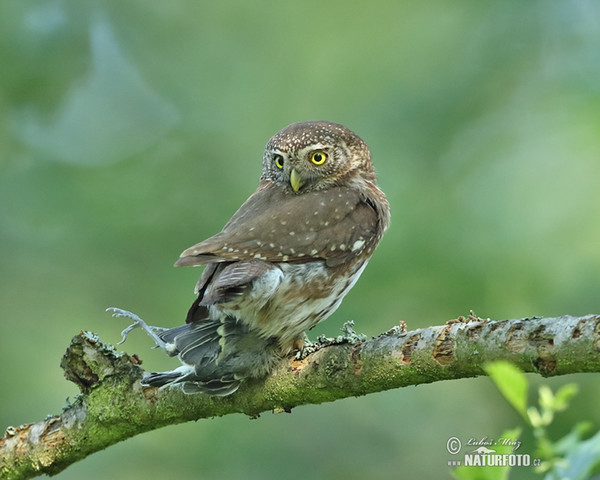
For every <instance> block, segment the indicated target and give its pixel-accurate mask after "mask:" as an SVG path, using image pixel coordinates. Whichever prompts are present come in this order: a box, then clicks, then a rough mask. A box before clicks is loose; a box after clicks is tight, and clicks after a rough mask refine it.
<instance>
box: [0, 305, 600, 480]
mask: <svg viewBox="0 0 600 480" xmlns="http://www.w3.org/2000/svg"><path fill="white" fill-rule="evenodd" d="M461 320H464V321H454V322H448V323H447V324H445V325H442V326H437V327H430V328H423V329H418V330H414V331H411V332H401V330H400V329H399V328H395V329H392V330H390V331H389V332H386V333H384V334H382V335H380V336H378V337H376V338H373V339H371V340H368V341H364V342H356V343H341V344H340V343H338V344H332V345H327V346H323V347H322V348H320V349H318V350H317V351H316V352H314V353H311V354H310V355H308V356H307V357H306V358H304V359H301V360H299V359H296V358H288V359H284V360H282V361H281V363H280V365H279V367H278V368H277V370H276V371H275V372H274V373H273V374H272V375H271V376H270V377H268V378H267V379H266V380H265V381H262V382H253V383H248V384H246V385H243V386H242V387H241V388H240V389H239V390H238V392H236V393H235V394H233V395H231V396H228V397H209V396H206V395H202V394H198V395H185V394H184V393H182V391H181V390H180V389H165V390H158V389H156V388H154V387H142V386H141V384H140V379H141V377H142V372H143V370H142V368H141V367H140V363H141V362H140V360H139V359H138V357H137V356H136V355H133V356H129V355H127V354H124V353H117V352H116V350H115V349H114V348H113V347H112V346H110V345H104V344H102V343H101V342H100V340H99V339H98V338H97V337H96V336H95V335H94V334H91V333H88V332H82V333H81V334H79V335H77V336H75V337H74V338H73V340H72V341H71V344H70V346H69V347H68V349H67V352H66V353H65V356H64V357H63V360H62V363H61V366H62V367H63V369H64V370H65V376H66V377H67V378H68V379H69V380H71V381H73V382H75V383H77V384H78V385H79V387H80V388H81V391H82V393H81V394H80V395H79V396H78V397H77V399H76V400H75V401H74V402H73V403H72V404H70V405H69V406H67V407H65V409H64V410H63V412H62V413H61V414H60V415H55V416H51V417H48V418H46V419H45V420H43V421H41V422H38V423H31V424H28V425H22V426H20V427H16V428H15V427H8V428H7V430H6V434H5V436H4V438H2V439H0V476H1V477H2V478H6V479H17V478H19V479H21V478H31V477H34V476H36V475H41V474H49V475H52V474H55V473H57V472H60V471H61V470H63V469H64V468H66V467H67V466H68V465H70V464H72V463H74V462H76V461H78V460H81V459H82V458H85V457H86V456H88V455H90V454H91V453H94V452H96V451H98V450H102V449H104V448H106V447H108V446H110V445H113V444H114V443H117V442H119V441H121V440H124V439H126V438H129V437H131V436H133V435H137V434H139V433H142V432H145V431H148V430H152V429H155V428H159V427H162V426H165V425H170V424H176V423H181V422H186V421H189V420H198V419H200V418H208V417H215V416H221V415H227V414H229V413H244V414H246V415H249V416H251V417H256V416H258V415H259V414H260V413H261V412H264V411H268V410H271V411H274V412H281V411H286V412H289V411H290V410H291V409H292V408H293V407H295V406H298V405H305V404H318V403H322V402H330V401H333V400H337V399H340V398H345V397H350V396H359V395H366V394H368V393H372V392H379V391H383V390H390V389H393V388H398V387H404V386H407V385H418V384H421V383H430V382H436V381H440V380H449V379H458V378H467V377H475V376H478V375H484V370H483V366H484V365H485V364H486V363H487V362H490V361H494V360H499V359H503V360H508V361H510V362H512V363H514V364H515V365H517V366H518V367H519V368H521V369H522V370H523V371H525V372H532V373H538V374H540V375H543V376H554V375H564V374H567V373H577V372H600V316H597V315H588V316H585V317H571V316H564V317H558V318H532V319H522V320H505V321H489V320H482V319H479V318H475V317H472V316H470V317H469V318H468V319H466V320H465V319H461Z"/></svg>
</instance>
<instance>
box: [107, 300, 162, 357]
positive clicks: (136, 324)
mask: <svg viewBox="0 0 600 480" xmlns="http://www.w3.org/2000/svg"><path fill="white" fill-rule="evenodd" d="M106 311H107V312H112V316H113V317H125V318H129V319H131V320H133V323H132V324H131V325H129V326H128V327H127V328H125V329H124V330H123V331H122V332H121V341H120V342H118V343H117V345H121V344H122V343H124V342H125V340H127V335H129V332H131V331H132V330H134V329H136V328H141V329H143V330H144V331H145V332H146V333H147V334H148V335H150V337H151V338H152V340H154V343H156V346H155V347H154V348H156V347H160V348H161V349H162V350H164V351H165V352H166V351H167V344H166V343H165V342H164V340H162V339H161V338H160V337H159V336H158V335H157V334H156V332H164V331H165V330H168V329H167V328H162V327H153V326H151V325H148V324H147V323H146V322H144V321H143V320H142V319H141V318H140V317H138V316H137V315H136V314H135V313H132V312H129V311H127V310H123V309H122V308H117V307H109V308H107V309H106Z"/></svg>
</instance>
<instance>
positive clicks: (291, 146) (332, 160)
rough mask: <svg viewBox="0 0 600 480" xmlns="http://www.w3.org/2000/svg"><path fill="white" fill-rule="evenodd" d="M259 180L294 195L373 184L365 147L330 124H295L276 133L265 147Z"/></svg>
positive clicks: (344, 131)
mask: <svg viewBox="0 0 600 480" xmlns="http://www.w3.org/2000/svg"><path fill="white" fill-rule="evenodd" d="M260 178H261V180H267V181H271V182H273V183H275V184H276V185H278V186H281V187H283V188H285V189H286V190H289V191H290V192H294V193H305V192H310V191H315V190H323V189H326V188H329V187H332V186H335V185H348V184H351V183H352V182H353V180H357V179H358V180H361V179H362V180H368V181H372V182H374V181H375V171H374V169H373V164H372V162H371V153H370V152H369V147H367V144H366V143H365V142H363V141H362V140H361V138H360V137H359V136H358V135H356V134H355V133H354V132H352V131H350V130H348V129H347V128H346V127H344V126H343V125H340V124H338V123H333V122H297V123H292V124H291V125H288V126H287V127H285V128H284V129H282V130H280V131H279V132H278V133H276V134H275V135H274V136H273V137H272V138H271V139H270V140H269V141H268V142H267V145H266V147H265V153H264V155H263V169H262V175H261V177H260Z"/></svg>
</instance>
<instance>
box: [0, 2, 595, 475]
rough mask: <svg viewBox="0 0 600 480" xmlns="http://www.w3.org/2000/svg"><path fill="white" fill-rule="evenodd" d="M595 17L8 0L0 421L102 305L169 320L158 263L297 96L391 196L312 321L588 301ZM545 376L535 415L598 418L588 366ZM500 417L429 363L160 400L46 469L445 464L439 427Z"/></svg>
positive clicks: (103, 319)
mask: <svg viewBox="0 0 600 480" xmlns="http://www.w3.org/2000/svg"><path fill="white" fill-rule="evenodd" d="M598 18H600V4H599V3H597V2H593V1H584V0H581V1H528V2H521V1H516V0H515V1H503V2H487V1H483V2H482V1H479V0H471V1H459V2H446V1H432V2H417V1H410V2H397V1H392V0H390V1H373V2H354V3H352V2H348V1H341V0H334V1H329V2H323V1H317V0H308V1H304V2H290V1H281V2H266V1H260V2H244V1H240V0H236V1H229V2H221V3H218V2H195V1H192V0H176V1H174V2H163V1H160V0H144V1H140V0H133V1H129V2H118V1H108V0H107V1H103V2H102V1H98V2H88V1H80V0H39V1H19V2H16V1H10V0H4V1H3V2H2V3H0V251H1V254H0V278H1V288H0V311H1V315H2V321H1V323H0V364H1V365H2V367H1V384H0V405H1V409H0V426H2V427H5V426H8V425H18V424H21V423H26V422H32V421H38V420H40V419H42V418H43V417H44V416H45V415H46V414H51V413H58V412H60V409H61V407H62V405H63V404H64V403H65V398H66V397H67V396H69V397H71V398H72V397H73V396H74V395H76V394H77V390H76V388H75V386H74V385H72V384H70V383H68V382H67V381H66V380H64V378H63V377H62V371H61V369H60V368H59V362H60V358H61V356H62V354H63V353H64V351H65V348H66V347H67V345H68V343H69V340H70V338H71V337H72V336H73V335H75V334H77V333H78V332H79V331H80V330H82V329H86V330H92V331H94V332H97V333H98V334H99V335H100V337H101V339H102V340H104V341H105V342H109V343H115V342H117V341H118V340H119V339H120V331H121V329H122V328H124V327H125V326H126V322H124V321H123V320H119V319H113V318H111V317H110V316H109V315H108V314H107V313H105V312H104V309H105V308H106V307H109V306H119V307H122V308H126V309H129V310H132V311H134V312H136V313H138V314H139V315H141V316H142V317H143V318H145V319H146V320H147V321H148V322H149V323H151V324H154V325H162V326H174V325H177V324H179V323H181V322H182V321H183V318H184V315H185V312H186V311H187V308H188V306H189V304H190V303H191V302H192V300H193V295H192V289H193V285H194V282H195V280H196V278H197V276H198V275H199V273H200V271H199V270H194V269H174V268H172V266H171V265H172V263H173V262H174V261H175V260H176V258H177V256H178V255H179V253H180V252H181V251H182V250H183V249H184V248H186V247H188V246H190V245H192V244H193V243H195V242H197V241H199V240H202V239H204V238H206V237H208V236H210V235H211V234H213V233H216V232H217V231H218V230H220V228H221V227H222V226H223V224H224V223H225V221H226V220H227V219H228V218H229V216H230V215H231V214H232V213H233V212H234V211H235V210H236V208H237V207H238V206H239V205H240V204H241V203H242V202H243V201H244V200H245V199H246V198H247V197H248V195H249V194H250V193H251V192H252V191H253V190H254V188H255V187H256V185H257V182H258V176H259V173H260V167H261V166H260V162H261V155H262V150H263V147H264V144H265V143H266V141H267V140H268V138H269V137H270V136H271V135H272V134H274V133H275V132H276V131H277V130H279V129H280V128H282V127H283V126H285V125H287V124H289V123H291V122H294V121H299V120H309V119H327V120H332V121H336V122H340V123H343V124H345V125H347V126H348V127H350V128H351V129H353V130H354V131H356V132H357V133H358V134H359V135H360V136H362V137H363V138H364V139H365V141H367V143H368V144H369V145H370V146H371V150H372V152H373V157H374V161H375V165H376V168H377V170H378V173H379V176H380V184H381V186H382V188H383V190H384V191H385V192H386V193H387V195H388V198H389V200H390V203H391V207H392V226H391V228H390V230H389V231H388V233H387V235H386V237H385V238H384V240H383V242H382V244H381V246H380V248H379V249H378V250H377V252H376V253H375V255H374V257H373V259H372V261H371V263H370V265H369V268H367V270H366V271H365V273H364V275H363V277H362V279H361V280H360V281H359V282H358V284H357V286H356V287H355V288H354V290H353V291H352V292H351V294H350V295H349V296H348V297H347V299H346V300H345V301H344V304H343V305H342V307H341V308H340V309H339V310H338V312H337V313H336V314H335V315H334V316H333V317H331V318H330V319H329V320H328V321H327V322H325V323H324V324H322V325H320V326H319V327H317V329H315V330H314V331H313V332H311V336H313V337H314V336H316V335H317V334H321V333H324V334H327V335H336V334H337V333H338V332H339V328H340V326H341V325H342V323H343V322H344V321H346V320H350V319H352V320H355V322H356V328H357V330H358V331H360V332H362V333H365V334H367V335H376V334H378V333H380V332H382V331H385V330H387V329H388V328H390V327H391V326H393V325H396V324H398V322H399V321H400V320H405V321H406V322H407V324H408V327H409V328H410V329H414V328H419V327H425V326H429V325H435V324H441V323H443V322H444V321H446V320H448V319H451V318H455V317H457V316H458V315H461V314H466V313H468V311H469V309H474V310H475V312H476V313H477V314H479V315H480V316H483V317H492V318H494V319H503V318H517V317H524V316H533V315H543V316H552V315H561V314H567V313H569V314H573V315H579V314H587V313H600V300H599V298H598V292H599V291H600V221H599V220H600V194H599V192H600V190H599V180H600V48H599V47H598V45H600V23H599V22H598ZM150 345H151V342H150V340H149V339H148V338H147V336H145V335H144V334H143V333H135V334H132V335H131V336H130V339H129V340H128V341H127V343H126V344H124V345H123V346H122V347H123V348H124V349H125V350H126V351H127V352H129V353H138V354H139V355H140V356H141V357H142V358H143V360H144V366H146V367H147V368H148V369H167V368H171V367H172V366H174V365H175V364H176V362H175V361H174V360H172V359H168V358H166V357H164V355H163V354H162V353H161V352H160V351H156V350H150V349H149V347H150ZM532 381H534V383H536V384H539V383H540V380H539V379H537V378H535V377H532ZM564 382H577V383H579V384H580V386H581V393H580V394H579V396H578V397H577V398H576V400H575V407H574V408H572V409H571V410H569V411H568V412H566V413H564V414H562V416H560V418H559V419H558V421H557V423H556V425H554V427H555V433H556V435H557V436H560V435H563V434H565V433H566V432H567V431H568V430H569V429H570V427H571V425H572V424H573V423H574V422H575V421H576V420H581V419H584V418H585V419H588V420H590V421H592V422H593V424H594V425H595V427H596V428H598V426H599V425H600V411H599V410H598V408H592V405H594V406H597V398H598V395H599V394H600V386H599V383H598V381H597V376H596V375H575V376H570V377H566V378H559V379H553V380H550V381H549V383H550V384H551V385H552V386H557V385H560V384H562V383H564ZM533 398H534V395H533V393H532V400H533ZM592 402H593V403H592ZM519 424H520V420H519V418H518V417H517V415H516V414H515V413H514V412H513V411H512V410H511V409H510V407H509V406H508V405H507V404H506V403H505V402H504V400H502V398H501V397H500V396H499V395H498V394H497V392H496V390H495V388H494V387H493V386H492V384H491V382H490V381H489V380H488V379H486V378H480V379H472V380H462V381H453V382H442V383H437V384H434V385H423V386H419V387H414V388H404V389H401V390H395V391H390V392H385V393H381V394H376V395H370V396H368V397H363V398H353V399H347V400H342V401H338V402H335V403H331V404H326V405H317V406H306V407H300V408H296V409H294V410H293V412H292V414H290V415H285V414H282V415H271V414H263V415H262V416H261V418H260V419H258V420H249V419H248V418H246V417H244V416H242V415H236V416H229V417H225V418H218V419H213V420H208V421H200V422H197V423H190V424H185V425H179V426H171V427H167V428H163V429H161V430H158V431H154V432H151V433H146V434H143V435H140V436H138V437H136V438H133V439H130V440H127V441H126V442H124V443H121V444H119V445H116V446H113V447H111V448H109V449H107V450H105V451H103V452H100V453H97V454H95V455H93V456H91V457H89V458H88V459H86V460H84V461H82V462H80V463H78V464H76V465H74V466H72V467H70V468H69V469H67V470H66V471H65V472H63V473H61V474H60V475H58V476H57V477H56V478H59V479H79V478H82V477H85V478H87V479H89V480H92V479H104V478H110V477H111V476H112V477H115V478H127V479H138V478H139V479H143V478H150V477H153V478H156V477H159V476H167V475H168V476H177V477H179V478H204V479H219V478H244V479H261V480H262V479H271V478H272V479H280V478H288V479H301V478H305V477H306V476H310V477H311V478H315V479H338V478H344V479H359V478H360V479H362V478H371V479H384V478H385V479H387V478H399V477H401V476H402V477H406V478H427V477H430V478H434V477H435V478H445V477H449V470H448V467H447V466H446V463H447V461H448V460H451V459H452V458H450V456H449V455H448V454H447V452H446V441H447V440H448V438H449V437H450V436H458V437H459V438H463V439H464V438H468V437H474V438H481V437H484V436H487V437H490V438H494V437H497V436H499V435H500V433H501V432H502V431H503V430H504V429H507V428H511V427H513V426H515V425H519ZM523 442H524V443H523V446H522V450H521V452H522V453H532V451H533V448H534V444H533V440H532V439H531V438H529V437H527V436H525V438H524V439H523ZM514 474H515V475H514V477H512V478H528V476H529V474H530V472H524V471H519V470H516V471H515V472H514Z"/></svg>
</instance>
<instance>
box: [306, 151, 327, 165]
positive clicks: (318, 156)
mask: <svg viewBox="0 0 600 480" xmlns="http://www.w3.org/2000/svg"><path fill="white" fill-rule="evenodd" d="M325 160H327V154H326V153H325V152H314V153H313V154H312V156H311V157H310V161H311V162H313V163H314V164H315V165H323V164H324V163H325Z"/></svg>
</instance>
